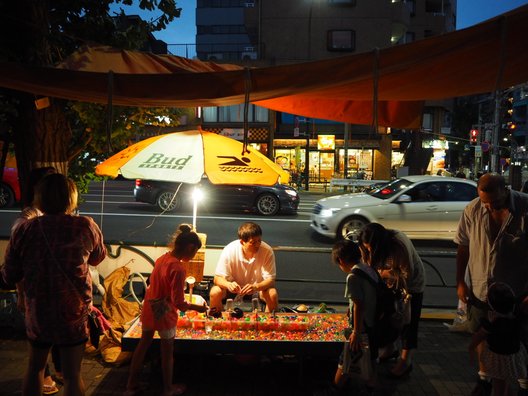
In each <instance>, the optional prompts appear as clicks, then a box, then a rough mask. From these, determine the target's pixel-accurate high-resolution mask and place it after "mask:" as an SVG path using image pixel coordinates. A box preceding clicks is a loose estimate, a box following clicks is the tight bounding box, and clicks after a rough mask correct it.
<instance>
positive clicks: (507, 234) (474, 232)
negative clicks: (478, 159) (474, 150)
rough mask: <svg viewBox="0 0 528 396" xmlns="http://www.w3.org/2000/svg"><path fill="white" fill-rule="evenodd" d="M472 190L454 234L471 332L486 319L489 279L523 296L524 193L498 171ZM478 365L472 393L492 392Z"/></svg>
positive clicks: (527, 237) (526, 284) (527, 270)
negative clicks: (473, 193) (510, 185)
mask: <svg viewBox="0 0 528 396" xmlns="http://www.w3.org/2000/svg"><path fill="white" fill-rule="evenodd" d="M477 191H478V198H475V199H474V200H473V201H471V202H470V203H469V204H468V205H467V206H466V208H465V209H464V213H463V214H462V217H461V219H460V222H459V224H458V230H457V234H456V236H455V243H457V244H458V249H457V258H456V264H457V294H458V298H459V299H460V300H462V301H464V302H467V303H468V320H469V323H470V330H471V331H476V330H477V329H478V327H479V326H480V322H481V319H482V318H487V313H488V304H487V294H488V286H489V285H490V284H491V283H492V282H495V281H501V282H505V283H507V284H508V285H510V286H511V287H512V289H513V291H514V292H515V295H516V297H517V298H518V299H519V301H520V300H521V299H522V298H524V297H526V295H528V194H524V193H521V192H518V191H515V190H510V189H509V188H508V187H506V181H505V180H504V178H503V177H502V176H501V175H499V174H497V173H486V174H484V175H483V176H481V177H480V178H479V180H478V186H477ZM480 346H482V344H481V345H480ZM478 352H480V351H479V350H478ZM479 368H480V371H479V377H480V379H479V382H478V384H477V388H479V389H477V388H475V390H474V393H472V394H491V393H490V392H491V384H490V382H489V378H488V376H487V375H486V373H485V369H484V366H483V365H482V362H480V361H479Z"/></svg>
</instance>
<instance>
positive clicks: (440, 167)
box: [422, 139, 449, 175]
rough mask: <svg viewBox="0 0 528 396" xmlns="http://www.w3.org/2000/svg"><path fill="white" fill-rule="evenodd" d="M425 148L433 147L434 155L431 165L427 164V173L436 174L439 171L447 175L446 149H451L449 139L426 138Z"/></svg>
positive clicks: (423, 144) (423, 145)
mask: <svg viewBox="0 0 528 396" xmlns="http://www.w3.org/2000/svg"><path fill="white" fill-rule="evenodd" d="M422 147H423V148H432V149H433V155H432V158H431V161H429V165H428V166H427V170H426V174H429V175H436V174H437V173H438V172H439V171H440V172H442V175H445V174H444V173H445V169H446V151H447V150H448V149H449V142H448V141H447V140H436V139H435V140H424V141H423V143H422Z"/></svg>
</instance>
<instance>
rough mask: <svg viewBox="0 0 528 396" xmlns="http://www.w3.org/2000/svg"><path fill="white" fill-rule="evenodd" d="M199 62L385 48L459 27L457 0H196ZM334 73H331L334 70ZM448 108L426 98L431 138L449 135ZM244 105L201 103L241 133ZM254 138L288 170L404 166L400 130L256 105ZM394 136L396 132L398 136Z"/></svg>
mask: <svg viewBox="0 0 528 396" xmlns="http://www.w3.org/2000/svg"><path fill="white" fill-rule="evenodd" d="M196 25H197V35H196V51H197V56H198V58H199V59H201V60H212V61H215V62H228V63H239V64H243V65H249V66H271V65H281V64H291V63H299V62H306V61H310V60H319V59H327V58H331V57H337V56H342V55H345V54H355V53H361V52H368V51H372V50H373V49H375V48H387V47H390V46H393V45H400V44H405V43H409V42H412V41H415V40H421V39H424V38H427V37H429V36H434V35H438V34H443V33H446V32H449V31H453V30H455V26H456V0H405V1H398V0H392V1H391V0H288V1H284V0H197V9H196ZM329 72H331V71H329ZM450 108H451V104H450V102H449V101H447V102H437V103H427V105H426V110H425V113H424V118H423V119H424V126H423V129H424V131H426V132H430V135H431V136H435V135H438V134H441V133H448V132H449V130H448V129H449V116H448V113H449V111H450ZM242 121H243V105H240V106H231V107H227V108H204V109H203V111H202V127H203V128H204V129H206V130H213V131H216V132H220V133H223V134H229V135H232V136H234V137H237V136H240V134H241V133H242ZM249 133H250V136H249V140H250V142H251V143H252V144H254V145H255V147H257V148H258V149H260V150H261V151H262V152H263V153H264V154H266V155H267V156H268V157H270V158H274V159H275V161H276V162H277V163H279V164H280V165H281V166H283V167H284V168H286V169H290V170H291V171H292V173H295V174H298V173H302V174H305V175H309V177H310V179H311V180H314V181H322V180H329V179H330V178H331V177H364V178H372V179H388V178H390V176H391V168H393V167H394V166H395V164H398V163H403V153H401V150H400V148H405V147H400V146H403V145H401V144H400V139H399V137H398V136H399V133H400V131H394V130H393V131H391V130H390V128H378V130H376V131H375V130H374V128H373V127H372V126H361V125H345V124H343V123H338V122H333V121H330V120H317V119H308V118H305V117H301V116H297V115H295V114H286V113H280V112H273V111H268V110H266V109H262V108H259V107H256V106H251V108H250V112H249ZM393 137H395V138H393Z"/></svg>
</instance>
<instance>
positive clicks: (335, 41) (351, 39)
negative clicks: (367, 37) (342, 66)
mask: <svg viewBox="0 0 528 396" xmlns="http://www.w3.org/2000/svg"><path fill="white" fill-rule="evenodd" d="M327 47H328V51H343V52H352V51H354V50H355V49H356V32H355V31H354V30H329V31H328V37H327Z"/></svg>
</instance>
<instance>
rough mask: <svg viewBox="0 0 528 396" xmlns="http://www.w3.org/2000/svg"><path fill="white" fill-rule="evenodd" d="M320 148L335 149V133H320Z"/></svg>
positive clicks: (318, 139)
mask: <svg viewBox="0 0 528 396" xmlns="http://www.w3.org/2000/svg"><path fill="white" fill-rule="evenodd" d="M317 149H318V150H334V149H335V135H318V136H317Z"/></svg>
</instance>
